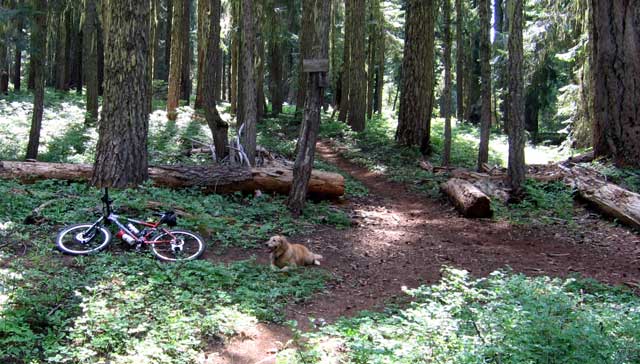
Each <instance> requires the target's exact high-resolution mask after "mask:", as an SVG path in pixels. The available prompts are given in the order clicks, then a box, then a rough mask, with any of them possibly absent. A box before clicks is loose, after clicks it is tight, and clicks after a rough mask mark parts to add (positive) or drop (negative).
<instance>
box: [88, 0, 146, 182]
mask: <svg viewBox="0 0 640 364" xmlns="http://www.w3.org/2000/svg"><path fill="white" fill-rule="evenodd" d="M106 10H107V14H105V15H106V17H107V18H108V19H109V21H108V22H106V28H105V32H106V34H107V37H106V41H105V47H106V49H109V50H110V51H109V52H106V53H105V84H104V104H103V108H102V121H101V122H100V127H99V130H98V134H99V137H98V145H97V149H96V162H95V168H94V173H93V176H92V179H91V183H92V184H93V185H96V186H98V187H117V188H124V187H132V186H137V185H138V184H140V183H142V182H144V181H145V180H147V178H148V171H147V133H148V129H149V114H148V113H147V112H146V111H147V104H148V100H147V97H148V96H147V95H148V93H147V88H148V87H149V82H148V81H147V76H148V73H147V67H150V65H149V64H148V61H149V54H148V52H149V42H150V40H149V16H150V3H149V1H138V2H131V1H128V0H109V6H108V9H106Z"/></svg>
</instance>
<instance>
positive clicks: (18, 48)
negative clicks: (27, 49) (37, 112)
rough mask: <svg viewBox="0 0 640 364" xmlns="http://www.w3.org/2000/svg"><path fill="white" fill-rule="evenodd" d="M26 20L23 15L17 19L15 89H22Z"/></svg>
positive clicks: (14, 65) (14, 67)
mask: <svg viewBox="0 0 640 364" xmlns="http://www.w3.org/2000/svg"><path fill="white" fill-rule="evenodd" d="M23 28H24V20H23V18H22V16H19V17H18V19H17V20H16V31H17V39H16V53H15V55H14V62H13V90H14V91H16V92H17V91H20V84H21V82H20V81H21V80H20V75H21V74H22V42H23V41H24V32H23V31H22V30H23Z"/></svg>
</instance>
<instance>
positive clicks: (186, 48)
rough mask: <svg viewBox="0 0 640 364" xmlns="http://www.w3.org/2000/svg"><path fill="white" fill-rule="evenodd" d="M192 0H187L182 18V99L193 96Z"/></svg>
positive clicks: (188, 98)
mask: <svg viewBox="0 0 640 364" xmlns="http://www.w3.org/2000/svg"><path fill="white" fill-rule="evenodd" d="M191 1H192V0H185V1H184V3H183V5H184V13H183V14H184V17H183V18H182V21H183V22H182V33H181V34H180V36H181V37H182V82H180V87H181V90H180V100H185V101H187V105H188V104H189V100H190V98H191V88H192V86H191V85H192V84H191V59H192V56H193V46H192V44H191Z"/></svg>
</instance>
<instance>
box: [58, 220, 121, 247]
mask: <svg viewBox="0 0 640 364" xmlns="http://www.w3.org/2000/svg"><path fill="white" fill-rule="evenodd" d="M92 227H93V224H91V223H88V224H75V225H69V226H67V227H65V228H64V229H62V230H61V231H60V232H59V233H58V236H57V237H56V245H57V246H58V248H59V249H60V250H61V251H63V252H64V253H67V254H71V255H84V254H91V253H97V252H99V251H100V250H102V249H104V247H106V246H107V245H108V244H109V242H110V241H111V232H109V230H108V229H107V228H105V227H104V226H100V225H98V226H95V227H93V229H92Z"/></svg>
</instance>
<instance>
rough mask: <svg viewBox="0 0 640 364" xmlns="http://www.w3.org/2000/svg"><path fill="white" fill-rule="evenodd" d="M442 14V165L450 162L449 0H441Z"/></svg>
mask: <svg viewBox="0 0 640 364" xmlns="http://www.w3.org/2000/svg"><path fill="white" fill-rule="evenodd" d="M442 16H443V17H444V29H443V31H444V55H443V57H442V58H443V62H442V63H443V64H444V90H443V91H442V98H443V102H442V117H443V118H444V152H443V154H442V165H444V166H448V165H449V163H450V162H451V86H452V85H451V0H443V3H442Z"/></svg>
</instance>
